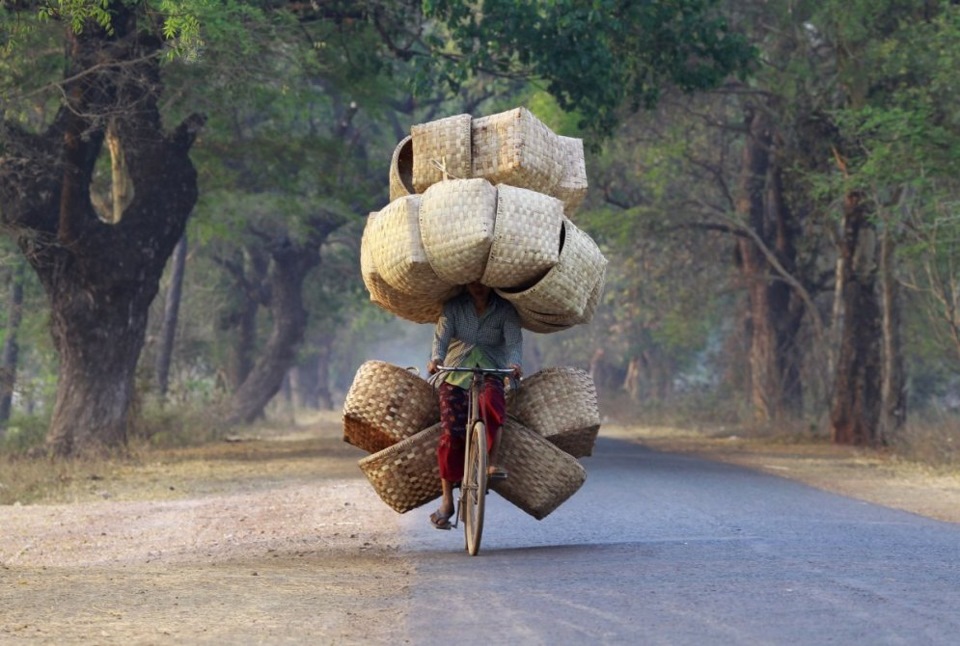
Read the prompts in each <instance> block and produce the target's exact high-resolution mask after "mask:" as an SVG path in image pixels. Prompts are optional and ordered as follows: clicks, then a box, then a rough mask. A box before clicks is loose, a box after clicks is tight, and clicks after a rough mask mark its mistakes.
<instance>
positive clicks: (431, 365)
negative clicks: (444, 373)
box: [427, 359, 437, 375]
mask: <svg viewBox="0 0 960 646" xmlns="http://www.w3.org/2000/svg"><path fill="white" fill-rule="evenodd" d="M436 372H437V360H436V359H430V361H429V362H427V374H429V375H432V374H434V373H436Z"/></svg>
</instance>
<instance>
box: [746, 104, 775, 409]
mask: <svg viewBox="0 0 960 646" xmlns="http://www.w3.org/2000/svg"><path fill="white" fill-rule="evenodd" d="M746 126H747V130H748V136H747V139H746V142H745V144H744V147H743V166H742V169H741V173H742V175H741V180H740V194H739V197H738V199H737V214H738V216H739V217H740V220H741V221H742V222H745V223H746V226H747V227H749V228H750V229H752V230H753V231H755V232H756V233H757V235H758V236H759V237H760V239H761V240H764V241H765V240H766V239H767V237H768V235H767V226H766V202H765V200H764V196H765V194H766V192H767V174H768V172H769V170H770V147H771V145H772V142H773V138H772V136H771V132H770V125H769V120H768V119H767V117H766V115H765V114H764V113H763V112H759V111H758V112H753V111H748V113H747V115H746ZM738 247H739V249H738V252H739V259H740V275H741V277H742V279H743V281H744V283H745V285H746V289H747V302H748V305H747V307H748V311H749V318H748V319H747V325H748V327H747V332H748V335H747V336H748V339H749V343H750V355H749V356H750V399H751V402H752V406H753V417H754V420H756V421H757V422H767V421H770V420H771V419H774V418H776V417H778V416H779V414H780V378H779V375H778V373H777V339H776V330H775V328H774V323H773V320H772V317H771V306H770V298H769V296H770V294H769V292H768V288H769V284H770V268H769V264H768V263H767V260H766V258H765V257H764V255H763V253H762V252H761V251H760V250H759V249H758V248H757V246H756V244H755V243H754V241H753V240H750V239H744V240H740V241H739V242H738Z"/></svg>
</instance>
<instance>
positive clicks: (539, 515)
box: [490, 418, 587, 520]
mask: <svg viewBox="0 0 960 646" xmlns="http://www.w3.org/2000/svg"><path fill="white" fill-rule="evenodd" d="M501 435H502V437H501V439H500V448H499V449H498V457H497V460H498V462H499V463H500V464H501V465H502V466H503V467H504V468H506V469H507V471H508V472H509V473H510V476H509V477H508V478H507V479H506V480H500V481H495V482H493V483H491V486H490V488H491V489H493V490H494V491H496V492H497V493H498V494H500V495H501V496H503V497H504V498H506V499H507V500H509V501H510V502H511V503H513V504H514V505H516V506H517V507H519V508H520V509H522V510H523V511H525V512H527V513H528V514H530V515H531V516H533V517H534V518H536V519H537V520H543V519H544V518H546V517H547V516H548V515H549V514H550V513H551V512H552V511H553V510H555V509H556V508H557V507H559V506H560V505H561V504H562V503H563V502H564V501H566V500H567V499H568V498H569V497H570V496H572V495H573V494H575V493H576V492H577V490H578V489H580V487H581V486H582V485H583V483H584V481H585V480H586V479H587V473H586V471H585V470H584V468H583V466H582V465H581V464H580V463H579V462H577V460H576V458H574V457H573V456H571V455H568V454H567V453H565V452H563V451H562V450H560V449H558V448H557V447H556V446H554V445H553V444H551V443H550V442H548V441H547V440H546V439H544V438H543V437H541V436H540V435H539V434H538V433H536V432H535V431H532V430H530V429H529V428H527V427H525V426H524V425H523V424H521V423H520V422H518V421H516V420H514V419H511V418H507V422H506V424H504V427H503V430H502V431H501Z"/></svg>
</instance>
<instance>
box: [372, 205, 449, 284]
mask: <svg viewBox="0 0 960 646" xmlns="http://www.w3.org/2000/svg"><path fill="white" fill-rule="evenodd" d="M370 226H371V229H372V230H371V232H370V236H369V240H370V245H371V248H372V249H373V260H374V262H375V263H376V266H377V270H378V273H379V274H380V276H381V277H382V278H383V279H384V280H385V281H387V282H388V283H389V284H390V285H391V286H392V287H394V288H395V289H397V290H399V291H401V292H403V293H406V294H416V295H422V296H424V297H427V298H431V299H433V300H439V299H440V298H441V297H442V296H443V295H444V294H448V293H449V292H450V289H451V288H452V287H454V285H453V284H451V283H449V282H444V281H443V280H441V279H440V277H439V276H437V273H436V272H435V271H434V270H433V267H432V266H431V265H430V262H429V261H428V260H427V254H426V251H425V250H424V248H423V243H422V242H421V240H420V196H419V195H408V196H406V197H401V198H400V199H398V200H394V201H393V202H391V203H390V204H388V205H387V206H386V207H385V208H384V209H383V210H382V211H380V215H379V216H378V217H376V218H374V219H373V220H372V222H370Z"/></svg>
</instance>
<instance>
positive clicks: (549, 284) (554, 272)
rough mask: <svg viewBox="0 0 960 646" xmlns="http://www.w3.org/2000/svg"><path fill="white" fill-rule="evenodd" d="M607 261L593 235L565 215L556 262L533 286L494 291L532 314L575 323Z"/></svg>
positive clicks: (583, 309)
mask: <svg viewBox="0 0 960 646" xmlns="http://www.w3.org/2000/svg"><path fill="white" fill-rule="evenodd" d="M606 264H607V259H606V258H604V257H603V254H602V253H601V252H600V249H599V248H598V247H597V244H596V243H595V242H594V241H593V239H592V238H591V237H590V236H589V235H587V234H586V233H585V232H583V231H581V230H580V229H579V228H577V226H576V225H574V224H573V222H571V221H570V220H569V219H564V222H563V233H562V247H561V249H560V259H559V260H558V261H557V264H556V265H554V266H553V268H552V269H551V270H550V271H548V272H547V274H546V275H545V276H544V277H543V278H541V279H540V280H539V281H537V283H536V284H534V285H533V286H532V287H527V288H526V289H523V288H508V289H498V290H497V293H498V294H500V296H502V297H504V298H505V299H507V300H508V301H510V302H511V303H513V304H514V306H516V307H517V309H523V310H526V311H527V312H529V313H530V314H532V315H534V316H537V315H540V316H547V317H553V318H555V319H556V322H557V323H558V324H559V323H566V322H570V323H577V322H579V321H580V320H581V319H582V317H583V315H584V313H585V312H586V311H587V302H588V300H589V298H590V295H591V292H592V291H593V289H594V287H595V286H596V285H597V282H598V281H599V280H600V278H601V276H603V275H604V271H605V268H606Z"/></svg>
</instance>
